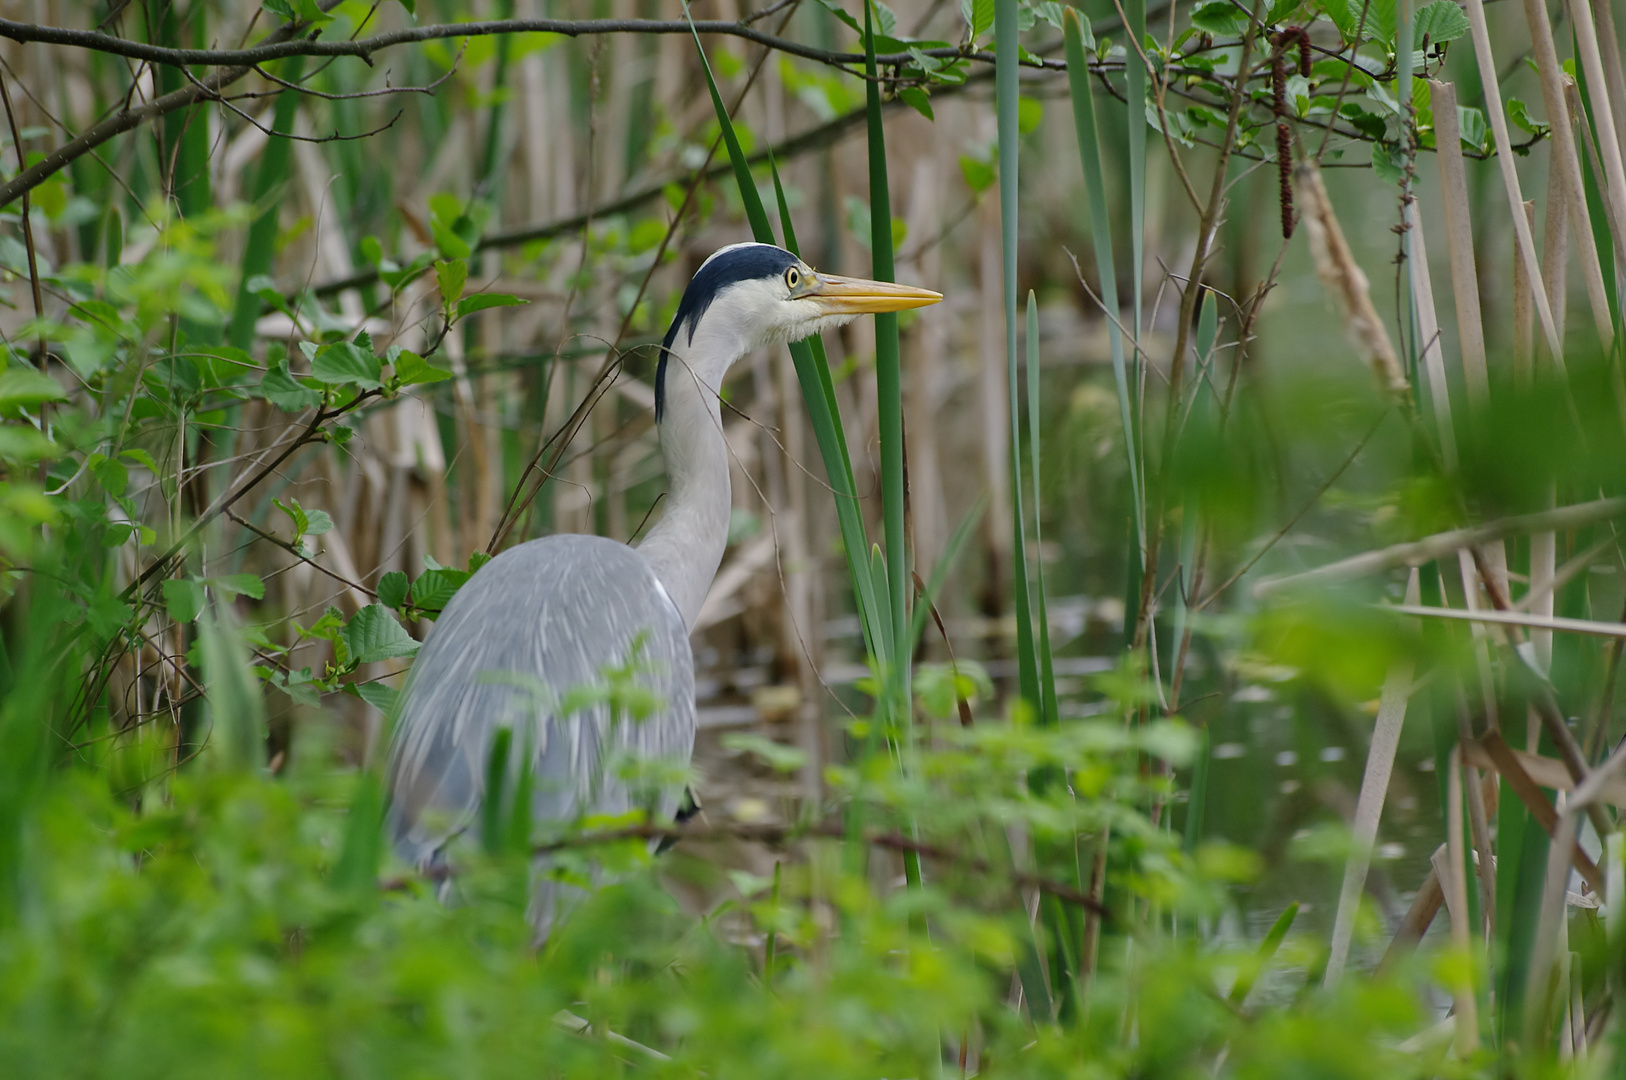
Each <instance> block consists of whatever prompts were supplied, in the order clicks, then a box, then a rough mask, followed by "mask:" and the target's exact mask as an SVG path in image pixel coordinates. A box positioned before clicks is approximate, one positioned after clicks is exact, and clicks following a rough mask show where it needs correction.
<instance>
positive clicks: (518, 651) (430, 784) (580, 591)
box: [388, 244, 941, 932]
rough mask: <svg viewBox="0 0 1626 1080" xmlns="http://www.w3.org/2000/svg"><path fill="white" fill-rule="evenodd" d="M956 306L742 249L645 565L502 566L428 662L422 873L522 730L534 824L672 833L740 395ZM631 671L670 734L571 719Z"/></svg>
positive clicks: (621, 550)
mask: <svg viewBox="0 0 1626 1080" xmlns="http://www.w3.org/2000/svg"><path fill="white" fill-rule="evenodd" d="M939 299H941V297H940V296H939V295H938V294H937V293H934V292H929V291H927V290H925V289H916V288H912V287H910V286H904V285H894V284H891V283H888V282H873V281H863V280H858V279H850V278H837V277H832V276H821V275H818V274H816V273H814V271H813V270H811V269H810V268H809V267H808V266H807V265H806V264H805V263H803V262H802V261H801V260H799V259H797V258H796V257H795V256H793V255H791V254H790V253H789V252H786V251H782V250H780V249H778V248H773V247H769V246H767V245H762V244H738V245H734V246H732V247H727V248H723V249H722V250H721V251H719V252H717V253H716V254H714V255H713V256H712V257H711V258H710V259H708V260H707V261H706V263H705V264H703V265H702V266H701V268H700V271H699V272H697V273H696V274H695V277H694V280H693V281H692V282H691V285H690V289H689V291H688V292H686V293H685V296H684V300H683V302H682V304H681V305H680V307H679V311H678V314H677V317H676V318H674V320H673V325H672V327H671V330H670V331H669V332H668V334H667V335H666V339H665V343H664V346H663V352H662V355H661V361H660V376H659V379H658V384H659V391H660V397H659V400H660V409H659V411H658V418H659V420H660V425H659V430H660V437H661V451H662V455H663V457H664V459H665V461H666V466H667V479H668V484H669V491H668V497H667V499H666V500H665V503H664V506H663V512H662V516H661V519H660V520H659V521H658V522H656V524H655V526H654V527H653V528H652V529H650V531H649V534H648V535H647V537H646V538H645V539H644V541H643V542H642V543H641V544H640V545H639V546H638V548H637V549H636V550H635V549H633V548H630V547H628V546H626V545H625V544H620V543H617V542H615V541H613V540H608V539H604V538H602V537H595V536H552V537H546V538H544V539H541V540H532V541H530V542H528V543H525V544H520V545H518V546H517V547H514V548H512V549H510V550H508V551H506V552H504V553H502V554H501V555H499V556H497V557H496V558H495V559H493V560H491V561H490V562H489V563H487V564H486V565H485V566H483V567H481V568H480V570H479V571H478V572H477V573H476V574H475V575H474V576H473V577H472V578H470V579H469V581H468V582H467V583H466V584H464V586H463V587H462V589H460V590H459V591H458V593H457V595H456V596H455V597H453V599H452V601H451V603H449V604H448V605H447V607H446V610H445V611H444V612H443V613H442V614H441V616H440V619H439V620H438V621H437V622H436V624H435V626H434V629H433V631H432V632H431V633H430V635H429V638H428V640H427V641H426V642H425V644H424V647H423V648H422V649H421V650H420V651H419V653H418V658H417V660H416V662H415V663H414V664H413V668H412V672H411V674H410V676H409V677H408V680H407V685H406V687H405V688H404V690H403V693H402V698H401V705H400V708H399V710H398V712H397V716H396V722H395V728H394V733H393V739H392V743H391V747H390V755H389V765H388V781H389V788H390V808H389V815H388V823H389V828H390V831H391V834H392V836H393V837H394V840H395V845H396V848H397V850H398V851H400V853H401V854H402V855H403V856H404V857H405V858H406V859H407V860H409V861H410V862H412V863H413V864H414V865H416V866H419V867H427V866H429V865H431V864H434V863H436V862H437V861H439V860H441V858H442V856H443V854H444V852H445V850H446V848H447V846H448V844H449V843H451V842H452V841H453V840H454V839H455V838H456V837H457V836H458V835H460V834H461V833H463V832H465V831H467V830H468V829H469V828H470V827H471V826H472V825H473V824H474V822H475V821H476V820H477V819H478V816H479V813H480V808H481V805H482V803H483V802H484V800H485V796H486V771H487V763H488V760H489V759H490V754H491V747H492V745H493V740H494V739H495V737H496V733H497V732H498V730H500V729H501V728H503V727H507V728H509V729H511V730H512V731H513V733H514V735H513V739H512V742H511V745H512V746H513V747H515V748H518V749H519V750H520V752H521V753H528V760H529V762H530V767H531V777H532V784H533V792H534V794H533V797H532V801H531V812H532V816H533V819H534V820H538V821H553V822H560V823H563V822H568V821H571V820H576V819H579V818H582V817H585V816H588V815H604V814H609V815H615V814H621V813H625V812H626V811H628V810H631V809H634V808H637V809H643V810H647V811H650V812H651V813H652V814H654V815H655V816H657V817H666V818H669V817H670V816H671V815H672V813H673V811H675V810H676V809H677V806H678V802H679V799H680V797H681V794H682V780H681V776H682V770H681V769H675V770H674V769H666V770H660V769H658V768H649V767H648V765H649V763H653V762H659V761H661V760H663V759H664V760H669V761H672V762H676V763H680V764H682V765H685V766H686V765H687V763H688V760H689V756H690V754H691V752H692V750H693V747H694V732H695V704H694V660H693V655H692V653H691V651H690V647H689V640H688V634H689V630H690V629H691V628H692V627H693V625H694V622H695V620H696V618H697V617H698V615H699V612H700V606H701V604H702V603H703V602H704V600H705V595H706V590H707V589H708V588H709V587H710V585H711V580H712V578H713V577H714V576H715V574H716V572H717V566H718V563H719V561H720V560H721V559H722V554H723V549H724V547H725V546H726V545H727V539H728V521H729V512H730V496H729V480H728V450H727V444H726V442H725V440H724V439H723V435H722V417H721V411H720V410H721V406H720V404H719V401H718V391H719V388H720V387H721V385H722V380H723V376H724V375H725V374H726V373H727V371H728V368H729V367H730V366H731V365H732V364H733V363H734V362H735V361H736V360H738V359H739V358H740V357H741V356H743V355H744V354H745V353H746V352H748V351H750V350H751V349H755V348H760V347H762V346H765V345H769V344H773V343H776V342H782V341H790V340H795V339H797V338H801V337H806V336H807V335H809V334H812V333H817V332H818V331H819V330H821V329H824V328H825V327H829V326H835V325H839V324H841V323H843V322H846V321H848V320H850V319H852V318H854V317H856V316H857V315H859V314H861V313H863V312H873V311H898V310H902V309H904V308H910V307H921V306H924V305H926V304H931V303H935V302H936V301H937V300H939ZM680 330H682V331H686V332H684V333H680V332H679V331H680ZM629 661H632V662H633V664H634V674H633V678H634V679H635V680H637V681H638V682H640V683H641V684H642V685H643V686H644V687H645V688H647V689H648V690H651V691H653V692H654V694H655V696H656V698H657V699H658V700H659V701H660V702H661V703H662V704H661V705H660V707H658V708H657V709H656V710H655V711H654V713H653V714H652V715H649V716H647V717H645V718H643V719H641V720H635V719H633V718H631V717H621V718H619V719H617V718H613V717H612V714H611V710H610V709H609V708H608V707H607V706H605V705H604V704H598V705H594V706H592V707H589V708H585V709H580V710H576V711H575V712H573V713H572V712H567V711H566V710H563V709H561V708H560V707H559V706H560V703H561V702H562V701H563V700H564V699H565V697H566V696H567V695H569V694H570V693H571V692H572V691H575V690H578V689H583V688H587V687H591V686H594V685H600V684H602V683H603V682H604V679H605V673H606V671H607V669H610V668H615V667H623V666H625V665H627V664H628V663H629ZM514 759H515V760H517V755H516V756H515V758H514ZM618 761H623V762H631V763H632V764H633V766H634V767H631V768H622V767H616V762H618ZM638 763H644V765H645V767H643V768H639V767H636V766H637V764H638ZM554 895H555V891H554V890H553V888H552V887H551V886H549V885H548V884H547V883H546V881H545V879H544V880H543V881H542V883H541V884H539V886H538V890H537V900H538V903H537V905H536V907H535V909H534V911H533V917H534V918H535V919H536V921H537V923H538V928H539V930H540V931H543V932H545V930H546V928H547V926H548V925H549V924H550V923H551V921H552V919H553V916H554V914H555V912H554V907H555V905H554V903H553V897H554Z"/></svg>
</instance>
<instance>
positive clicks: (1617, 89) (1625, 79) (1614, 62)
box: [1593, 4, 1626, 225]
mask: <svg viewBox="0 0 1626 1080" xmlns="http://www.w3.org/2000/svg"><path fill="white" fill-rule="evenodd" d="M1593 14H1594V15H1595V16H1597V20H1598V43H1599V46H1600V49H1601V52H1602V55H1603V68H1604V74H1605V78H1606V81H1605V85H1606V86H1608V87H1609V97H1610V99H1611V100H1612V102H1613V104H1614V113H1615V139H1616V141H1617V142H1618V143H1619V144H1620V145H1621V147H1623V148H1626V74H1623V73H1622V69H1621V63H1620V37H1619V35H1617V34H1616V33H1615V13H1614V5H1613V4H1599V5H1598V6H1597V7H1596V8H1594V9H1593ZM1622 154H1623V155H1626V149H1623V150H1622ZM1621 224H1623V225H1626V221H1622V222H1621Z"/></svg>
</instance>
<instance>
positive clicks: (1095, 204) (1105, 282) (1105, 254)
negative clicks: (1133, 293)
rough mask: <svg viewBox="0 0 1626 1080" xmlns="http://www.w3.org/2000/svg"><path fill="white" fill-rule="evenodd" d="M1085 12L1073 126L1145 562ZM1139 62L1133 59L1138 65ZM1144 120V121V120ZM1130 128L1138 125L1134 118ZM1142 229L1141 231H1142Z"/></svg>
mask: <svg viewBox="0 0 1626 1080" xmlns="http://www.w3.org/2000/svg"><path fill="white" fill-rule="evenodd" d="M1081 18H1082V16H1080V15H1079V13H1078V12H1077V10H1075V9H1073V8H1068V9H1067V11H1066V13H1065V15H1064V17H1063V20H1062V25H1063V28H1064V30H1065V32H1066V44H1067V81H1068V84H1069V87H1070V89H1071V90H1072V96H1073V126H1074V128H1075V130H1076V131H1077V133H1078V156H1079V162H1080V164H1081V165H1082V167H1083V170H1084V192H1085V197H1086V202H1087V203H1088V205H1089V210H1090V233H1091V234H1092V238H1093V240H1094V242H1095V270H1096V275H1097V277H1099V278H1100V281H1101V303H1102V306H1103V307H1105V308H1106V315H1107V343H1108V345H1109V346H1110V348H1111V351H1112V377H1113V380H1114V381H1115V382H1116V383H1117V386H1118V412H1119V416H1120V419H1121V420H1122V422H1123V427H1124V446H1125V447H1126V449H1127V451H1128V455H1129V490H1130V498H1131V501H1132V502H1133V505H1134V513H1135V520H1134V536H1135V550H1136V552H1137V553H1138V559H1139V563H1140V565H1141V566H1144V565H1145V562H1146V550H1145V547H1146V541H1145V536H1146V503H1145V492H1144V490H1143V488H1142V485H1141V477H1140V465H1139V462H1138V461H1137V460H1136V458H1135V445H1136V442H1137V431H1136V428H1135V423H1134V412H1133V409H1132V407H1131V405H1130V392H1129V387H1130V381H1129V369H1128V364H1127V361H1126V360H1125V357H1124V339H1123V331H1122V329H1121V328H1120V327H1119V325H1118V318H1117V316H1118V312H1119V310H1120V308H1119V306H1118V274H1117V269H1116V267H1115V265H1114V261H1113V257H1112V219H1111V218H1110V217H1109V216H1108V214H1107V196H1106V180H1105V177H1104V174H1103V173H1102V169H1101V137H1100V133H1099V130H1098V129H1097V127H1096V122H1095V92H1094V88H1093V87H1092V86H1091V84H1090V73H1089V67H1088V65H1087V63H1086V61H1085V58H1084V39H1083V24H1082V23H1081V22H1080V20H1081ZM1133 66H1134V65H1130V67H1133ZM1142 122H1143V123H1144V121H1142ZM1129 126H1130V128H1131V130H1133V129H1134V127H1135V125H1134V124H1133V123H1131V124H1130V125H1129ZM1137 235H1138V234H1137Z"/></svg>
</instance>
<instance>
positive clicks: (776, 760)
mask: <svg viewBox="0 0 1626 1080" xmlns="http://www.w3.org/2000/svg"><path fill="white" fill-rule="evenodd" d="M722 741H723V749H725V750H733V751H735V752H737V753H746V754H755V755H756V756H757V757H759V758H761V759H762V760H763V761H765V762H767V763H768V765H769V767H771V768H772V769H773V770H774V771H775V772H781V773H793V772H795V771H796V770H798V769H800V768H801V767H802V766H803V765H804V764H805V763H806V762H807V753H806V751H803V750H800V749H797V748H796V747H794V746H786V745H785V744H784V743H780V742H775V741H774V740H772V739H770V738H768V737H767V736H766V735H757V734H754V733H745V732H730V733H728V734H726V735H724V736H723V740H722Z"/></svg>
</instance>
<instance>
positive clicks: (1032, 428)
mask: <svg viewBox="0 0 1626 1080" xmlns="http://www.w3.org/2000/svg"><path fill="white" fill-rule="evenodd" d="M1027 374H1028V458H1029V460H1030V461H1031V463H1032V464H1031V466H1030V468H1031V471H1032V473H1033V544H1034V547H1035V548H1036V549H1037V551H1038V558H1037V559H1035V560H1034V564H1033V578H1034V585H1035V587H1036V589H1037V598H1038V605H1039V612H1038V615H1039V619H1038V622H1039V643H1038V654H1039V693H1040V701H1039V704H1040V709H1039V716H1040V719H1041V720H1042V721H1043V722H1044V723H1046V724H1059V723H1060V722H1061V714H1060V708H1059V706H1058V705H1057V704H1056V672H1055V663H1054V661H1053V659H1052V657H1051V653H1050V617H1049V613H1048V610H1047V608H1046V607H1045V598H1044V528H1043V526H1042V525H1041V524H1040V521H1039V518H1040V516H1041V515H1040V507H1042V506H1043V505H1044V504H1043V502H1041V500H1040V497H1039V458H1040V454H1039V302H1038V301H1037V300H1036V299H1035V298H1034V296H1033V291H1032V290H1031V289H1030V290H1029V291H1028V314H1027Z"/></svg>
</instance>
